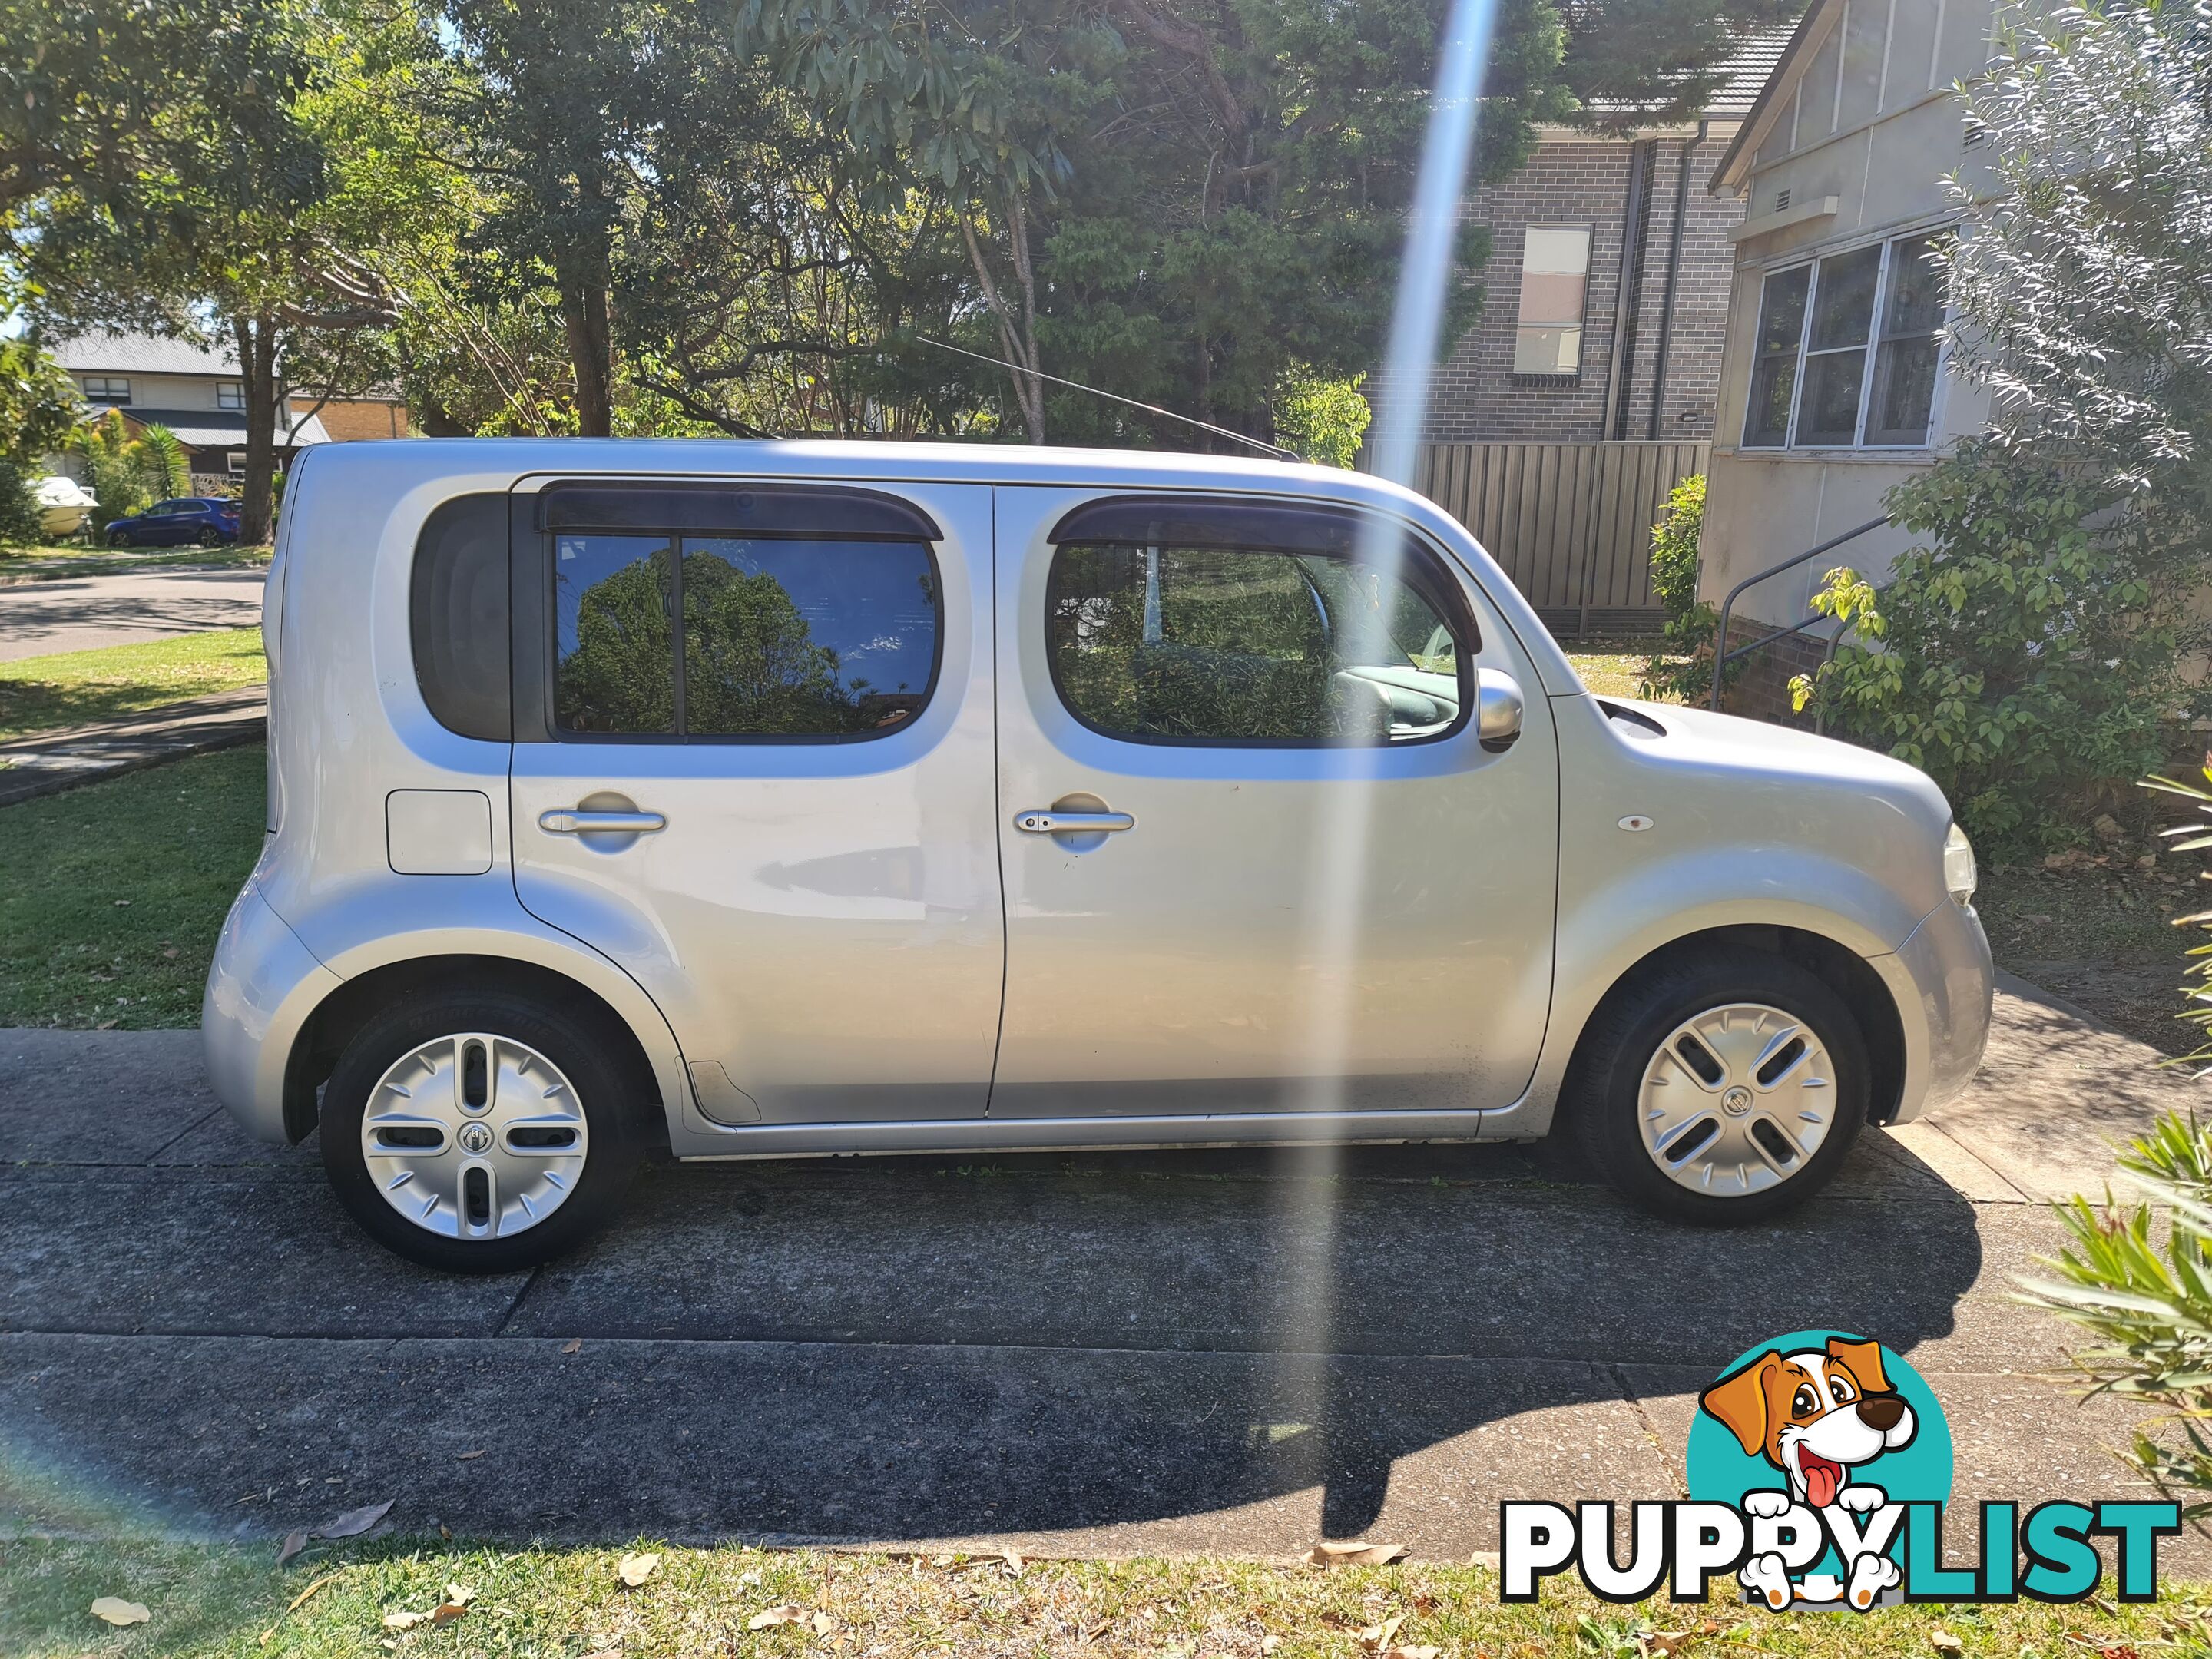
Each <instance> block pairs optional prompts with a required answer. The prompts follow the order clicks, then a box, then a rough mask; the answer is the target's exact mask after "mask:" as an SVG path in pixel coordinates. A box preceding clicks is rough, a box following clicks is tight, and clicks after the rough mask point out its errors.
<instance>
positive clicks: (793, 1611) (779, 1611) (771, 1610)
mask: <svg viewBox="0 0 2212 1659" xmlns="http://www.w3.org/2000/svg"><path fill="white" fill-rule="evenodd" d="M805 1617H806V1609H805V1608H804V1607H795V1606H793V1604H792V1603H791V1602H789V1601H786V1602H783V1603H782V1604H781V1606H778V1607H763V1608H762V1609H761V1610H760V1611H759V1612H758V1613H755V1614H754V1615H753V1616H752V1618H751V1620H750V1621H748V1623H747V1624H746V1626H745V1628H746V1629H747V1630H768V1629H770V1628H772V1627H773V1626H777V1625H795V1624H797V1623H798V1622H799V1620H802V1619H804V1618H805Z"/></svg>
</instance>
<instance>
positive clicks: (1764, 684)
mask: <svg viewBox="0 0 2212 1659" xmlns="http://www.w3.org/2000/svg"><path fill="white" fill-rule="evenodd" d="M1772 631H1773V624H1772V623H1764V622H1760V621H1758V620H1757V619H1755V618H1752V617H1729V648H1730V649H1731V650H1733V649H1734V648H1735V647H1738V646H1742V645H1748V644H1750V643H1751V641H1753V640H1755V639H1757V638H1759V636H1760V635H1763V634H1768V633H1771V632H1772ZM1827 655H1828V642H1827V641H1826V639H1821V638H1815V637H1814V636H1811V635H1805V634H1793V635H1790V637H1789V638H1788V639H1786V640H1777V641H1775V642H1774V643H1773V644H1771V645H1770V646H1768V647H1765V649H1764V650H1759V651H1754V652H1753V653H1751V654H1750V655H1749V656H1747V657H1740V658H1738V659H1736V661H1737V664H1738V672H1737V675H1736V678H1735V679H1734V680H1733V681H1731V682H1730V683H1729V685H1728V687H1727V688H1726V689H1725V690H1723V692H1722V693H1721V707H1722V708H1723V709H1725V710H1726V711H1727V712H1728V713H1729V714H1744V715H1748V716H1749V717H1750V718H1751V719H1753V720H1772V721H1774V722H1775V723H1777V724H1778V725H1782V726H1805V727H1808V728H1809V727H1810V726H1812V724H1813V720H1812V716H1811V714H1809V713H1808V714H1798V713H1796V711H1795V710H1794V709H1792V708H1791V707H1790V681H1791V680H1792V679H1793V678H1796V676H1798V675H1800V674H1811V673H1814V672H1816V671H1818V670H1819V668H1820V665H1821V663H1822V662H1824V661H1826V659H1827ZM1699 701H1700V702H1703V699H1702V698H1700V699H1699Z"/></svg>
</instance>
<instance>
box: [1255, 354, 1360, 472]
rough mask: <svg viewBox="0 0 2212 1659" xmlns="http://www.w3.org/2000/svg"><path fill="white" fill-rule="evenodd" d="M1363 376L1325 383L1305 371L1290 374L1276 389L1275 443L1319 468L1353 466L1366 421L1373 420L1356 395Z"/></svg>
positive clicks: (1325, 381) (1297, 369)
mask: <svg viewBox="0 0 2212 1659" xmlns="http://www.w3.org/2000/svg"><path fill="white" fill-rule="evenodd" d="M1366 378H1367V377H1366V376H1365V375H1364V374H1355V375H1353V376H1352V378H1351V379H1349V380H1322V379H1321V378H1320V377H1319V376H1317V375H1315V374H1310V373H1309V372H1307V371H1305V370H1304V369H1299V368H1293V369H1292V370H1291V371H1290V372H1289V373H1288V374H1285V375H1284V377H1283V379H1282V381H1281V383H1280V384H1279V386H1277V387H1276V391H1275V405H1274V417H1275V419H1274V425H1275V438H1276V441H1278V442H1280V443H1285V444H1287V445H1289V446H1290V447H1291V448H1292V449H1295V450H1296V451H1297V453H1299V454H1301V455H1303V456H1304V457H1305V459H1308V460H1310V461H1318V462H1320V463H1321V464H1322V465H1324V466H1343V467H1349V466H1352V465H1356V464H1357V463H1358V459H1359V446H1360V442H1361V441H1362V440H1364V438H1365V437H1366V435H1367V426H1368V422H1370V421H1372V420H1373V419H1374V418H1375V412H1374V410H1371V409H1370V408H1369V407H1368V404H1367V399H1366V398H1364V397H1362V396H1360V393H1359V387H1360V385H1361V383H1362V382H1363V381H1364V380H1366Z"/></svg>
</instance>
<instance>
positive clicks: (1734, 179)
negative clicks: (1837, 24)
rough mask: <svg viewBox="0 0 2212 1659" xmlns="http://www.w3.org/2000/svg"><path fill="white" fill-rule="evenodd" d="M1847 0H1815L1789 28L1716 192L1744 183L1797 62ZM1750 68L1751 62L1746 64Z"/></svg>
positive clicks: (1711, 186)
mask: <svg viewBox="0 0 2212 1659" xmlns="http://www.w3.org/2000/svg"><path fill="white" fill-rule="evenodd" d="M1846 3H1848V0H1813V3H1812V4H1811V5H1809V6H1808V7H1807V8H1806V9H1805V15H1804V16H1802V17H1801V18H1799V19H1798V20H1797V27H1796V28H1795V29H1793V30H1791V31H1790V34H1789V36H1788V37H1787V38H1786V39H1785V40H1784V41H1783V42H1782V44H1781V46H1780V47H1779V48H1778V50H1777V51H1776V52H1775V53H1774V56H1773V58H1771V61H1770V62H1769V64H1768V65H1767V70H1766V77H1765V80H1764V81H1762V82H1760V83H1759V90H1758V93H1757V94H1756V95H1755V96H1754V97H1753V99H1752V100H1751V102H1750V104H1749V105H1748V106H1747V107H1746V109H1745V112H1744V116H1743V125H1741V126H1740V127H1738V128H1737V129H1736V130H1735V137H1733V138H1731V139H1730V140H1729V147H1728V148H1727V149H1724V150H1723V151H1722V152H1721V159H1720V161H1719V163H1718V164H1717V166H1715V167H1714V168H1713V176H1712V178H1711V179H1709V180H1708V181H1707V183H1706V189H1707V190H1708V191H1710V192H1711V194H1713V195H1715V196H1731V195H1734V194H1735V192H1736V191H1738V190H1739V189H1741V187H1742V185H1743V179H1744V175H1745V173H1747V172H1749V171H1750V167H1751V158H1752V157H1753V156H1754V155H1757V154H1758V153H1759V146H1760V145H1761V144H1763V143H1765V142H1766V135H1767V132H1768V131H1769V130H1770V129H1771V127H1772V126H1773V125H1774V117H1775V115H1776V113H1777V112H1778V111H1779V110H1780V109H1781V107H1782V101H1783V100H1782V86H1783V83H1784V82H1785V81H1787V80H1789V79H1790V76H1792V75H1793V74H1794V73H1795V72H1796V69H1797V67H1798V65H1799V64H1801V63H1802V62H1803V61H1804V59H1805V58H1808V56H1809V55H1810V54H1811V53H1812V52H1813V51H1814V48H1815V47H1817V46H1819V45H1820V43H1821V42H1822V41H1823V40H1826V39H1827V37H1828V27H1829V25H1830V24H1831V23H1832V22H1833V21H1835V20H1836V18H1837V16H1838V15H1840V14H1841V12H1842V10H1843V8H1844V5H1845V4H1846ZM1747 68H1748V65H1747Z"/></svg>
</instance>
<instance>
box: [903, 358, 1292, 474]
mask: <svg viewBox="0 0 2212 1659" xmlns="http://www.w3.org/2000/svg"><path fill="white" fill-rule="evenodd" d="M908 338H909V339H913V340H919V341H921V343H922V344H924V345H926V346H935V347H936V348H937V349H939V351H953V352H957V353H958V354H959V355H960V356H963V357H973V358H974V359H975V361H976V362H979V363H996V364H997V365H998V366H999V367H1000V368H1003V369H1005V370H1006V372H1007V373H1008V374H1027V375H1029V376H1030V377H1031V378H1032V379H1035V380H1050V381H1051V382H1052V383H1053V384H1054V386H1068V387H1071V388H1073V390H1075V391H1077V392H1089V393H1090V394H1091V396H1092V397H1094V398H1108V399H1109V400H1110V401H1112V402H1114V403H1117V404H1128V406H1129V407H1130V408H1132V409H1141V410H1144V411H1145V413H1146V414H1147V415H1160V416H1165V417H1166V418H1167V419H1169V420H1170V421H1181V422H1183V423H1184V424H1185V425H1186V426H1194V427H1196V428H1199V429H1200V431H1202V432H1211V433H1212V434H1213V435H1214V436H1215V437H1217V438H1231V439H1234V440H1235V441H1237V442H1238V443H1240V444H1249V445H1251V446H1252V447H1253V448H1255V449H1257V450H1261V451H1262V452H1264V453H1267V454H1269V455H1272V456H1273V457H1274V458H1275V459H1277V460H1279V461H1299V462H1303V461H1304V459H1305V457H1304V456H1303V455H1301V454H1299V453H1297V451H1296V450H1293V449H1285V448H1284V447H1282V446H1281V445H1279V444H1271V443H1266V442H1263V441H1261V440H1260V439H1258V438H1255V437H1252V436H1250V435H1248V434H1245V433H1243V432H1231V430H1230V429H1229V428H1227V427H1225V426H1216V425H1214V424H1213V422H1211V421H1201V420H1200V419H1199V418H1198V417H1197V416H1195V415H1178V414H1176V411H1175V410H1172V409H1162V408H1161V407H1160V406H1159V405H1158V404H1140V403H1139V402H1138V401H1137V400H1136V399H1135V398H1124V397H1123V396H1122V395H1121V393H1120V392H1101V391H1100V390H1099V389H1098V388H1097V386H1085V385H1084V384H1083V382H1082V381H1080V380H1063V379H1061V378H1060V376H1059V375H1057V374H1046V373H1045V372H1044V371H1043V370H1042V369H1041V368H1023V367H1022V366H1021V365H1020V364H1018V363H1010V362H1006V360H1005V359H1004V358H1001V357H989V356H985V355H984V354H983V353H981V352H980V351H970V350H969V349H968V348H967V347H965V346H957V345H947V344H946V343H945V342H944V341H942V340H933V339H931V338H930V337H929V336H927V334H910V335H908Z"/></svg>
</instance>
